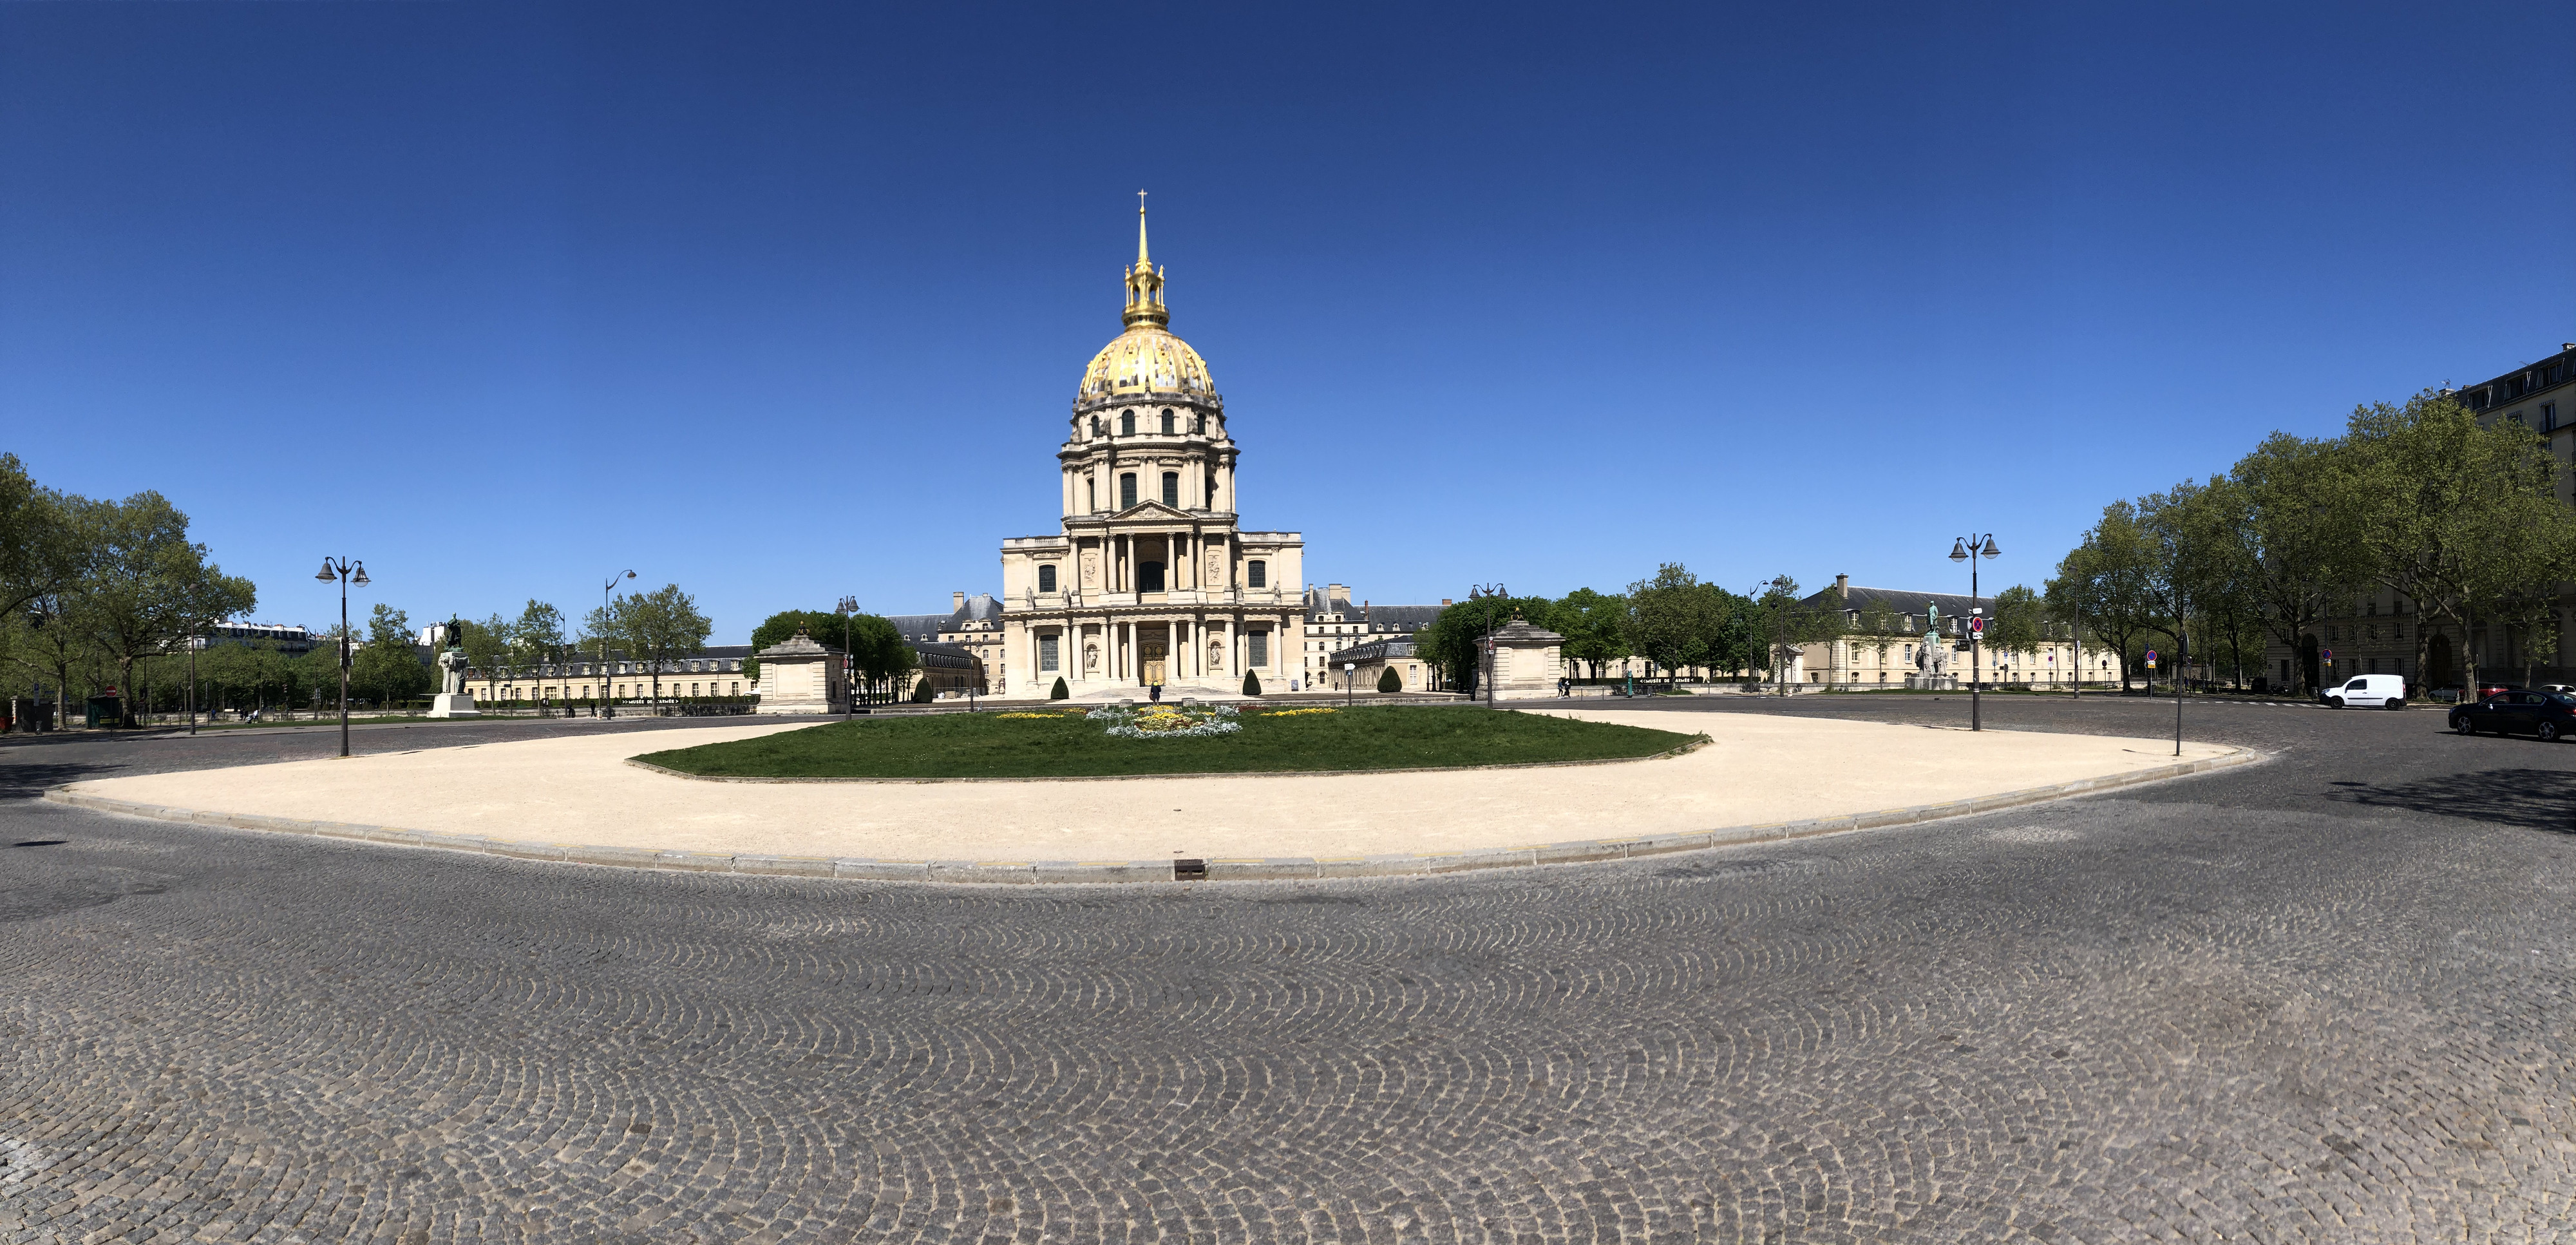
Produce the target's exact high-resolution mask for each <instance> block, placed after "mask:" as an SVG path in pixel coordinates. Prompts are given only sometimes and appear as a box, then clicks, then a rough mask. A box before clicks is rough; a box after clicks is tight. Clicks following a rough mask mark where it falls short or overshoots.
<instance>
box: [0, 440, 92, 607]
mask: <svg viewBox="0 0 2576 1245" xmlns="http://www.w3.org/2000/svg"><path fill="white" fill-rule="evenodd" d="M85 504H87V503H85V502H84V501H83V499H81V498H78V497H67V496H65V495H63V494H61V493H57V492H55V491H54V490H52V489H49V488H46V487H44V486H42V485H40V484H38V483H36V482H35V480H34V479H33V478H32V477H30V476H29V475H28V474H27V468H26V466H25V464H23V463H20V462H19V461H18V456H17V455H15V454H0V614H15V613H17V612H18V611H19V609H21V608H23V607H24V606H26V605H27V604H28V603H29V602H31V601H34V600H35V599H36V598H38V597H43V596H48V595H52V594H55V593H59V592H62V591H63V590H64V589H67V588H69V587H71V586H72V584H74V583H75V582H77V581H78V580H79V579H80V577H81V572H82V570H83V568H84V565H85V563H86V561H87V558H86V556H85V555H86V553H87V551H88V543H87V542H86V541H84V540H83V539H82V538H81V532H80V525H79V523H78V521H77V520H78V517H79V512H80V510H81V508H82V507H83V506H84V505H85Z"/></svg>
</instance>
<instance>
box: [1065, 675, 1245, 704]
mask: <svg viewBox="0 0 2576 1245" xmlns="http://www.w3.org/2000/svg"><path fill="white" fill-rule="evenodd" d="M1257 694H1258V693H1255V692H1246V693H1244V695H1247V696H1251V695H1257ZM1072 698H1073V692H1072V691H1071V690H1070V689H1068V688H1067V687H1065V685H1064V676H1063V675H1060V674H1059V675H1057V676H1055V687H1054V688H1053V689H1052V690H1050V691H1049V692H1048V693H1047V699H1049V700H1070V699H1072Z"/></svg>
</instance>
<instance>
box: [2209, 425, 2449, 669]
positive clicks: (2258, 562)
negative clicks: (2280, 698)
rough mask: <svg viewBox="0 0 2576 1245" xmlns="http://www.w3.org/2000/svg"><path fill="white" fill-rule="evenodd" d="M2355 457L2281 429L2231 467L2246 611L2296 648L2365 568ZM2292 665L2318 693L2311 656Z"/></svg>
mask: <svg viewBox="0 0 2576 1245" xmlns="http://www.w3.org/2000/svg"><path fill="white" fill-rule="evenodd" d="M2350 458H2351V456H2350V455H2349V454H2346V453H2344V452H2343V448H2342V446H2341V445H2339V444H2338V443H2336V442H2333V441H2312V440H2306V439H2303V438H2300V437H2295V436H2292V435H2290V434H2289V433H2286V432H2275V433H2273V434H2272V435H2271V436H2268V437H2265V438H2264V439H2263V441H2262V443H2261V444H2259V445H2257V446H2255V447H2254V452H2253V453H2250V454H2247V455H2246V456H2245V457H2243V458H2240V459H2238V460H2236V466H2235V467H2234V468H2233V469H2231V470H2230V471H2229V472H2228V477H2229V480H2230V481H2231V491H2230V493H2229V495H2228V496H2227V498H2226V499H2225V500H2226V501H2227V502H2228V504H2227V505H2226V506H2225V507H2224V510H2223V514H2224V518H2225V521H2226V522H2228V523H2229V524H2231V525H2232V526H2233V527H2234V529H2235V532H2234V536H2233V544H2234V545H2235V547H2236V549H2237V551H2238V556H2239V557H2240V558H2241V559H2242V561H2241V565H2240V568H2239V574H2240V575H2241V576H2242V578H2243V580H2244V591H2243V593H2242V594H2241V595H2243V596H2244V597H2245V598H2247V601H2246V605H2245V613H2246V614H2248V615H2250V616H2251V617H2252V619H2253V620H2254V623H2253V625H2255V626H2258V627H2260V628H2261V630H2262V633H2263V634H2264V635H2266V636H2268V637H2269V638H2270V639H2272V640H2274V641H2277V642H2279V643H2280V644H2281V646H2282V647H2284V648H2287V649H2289V650H2291V651H2292V652H2297V651H2298V650H2299V646H2300V639H2301V637H2303V636H2307V635H2309V634H2312V633H2313V632H2314V631H2315V630H2316V628H2317V624H2318V621H2319V620H2320V619H2322V618H2323V617H2324V616H2325V610H2326V604H2327V602H2328V601H2330V600H2332V599H2334V598H2335V597H2337V596H2340V595H2342V594H2343V593H2345V592H2348V591H2350V590H2351V588H2352V587H2353V586H2355V585H2357V584H2358V583H2360V582H2361V581H2362V580H2363V578H2364V577H2365V574H2366V572H2365V571H2364V570H2363V569H2362V568H2361V567H2360V565H2359V564H2358V563H2357V559H2356V551H2357V546H2356V544H2355V542H2354V539H2353V537H2354V532H2353V531H2352V530H2351V525H2352V523H2353V522H2354V521H2356V520H2357V519H2358V514H2357V511H2358V507H2356V506H2354V505H2352V504H2351V503H2350V501H2349V500H2348V498H2349V492H2350V479H2351V475H2352V471H2351V466H2352V464H2351V462H2350V461H2349V460H2350ZM2244 627H2245V624H2244V623H2243V622H2242V621H2237V622H2232V623H2231V624H2230V629H2231V630H2234V631H2237V632H2240V633H2241V632H2242V631H2243V630H2244ZM2237 642H2238V643H2240V644H2241V643H2242V642H2243V641H2242V640H2241V639H2239V640H2238V641H2237ZM2238 664H2239V665H2240V666H2241V665H2242V664H2243V663H2242V660H2241V659H2240V660H2239V663H2238ZM2292 668H2293V669H2295V670H2297V671H2299V673H2298V674H2297V675H2295V676H2293V677H2294V679H2295V684H2294V686H2295V688H2296V690H2297V691H2299V692H2302V693H2313V692H2314V691H2315V690H2316V689H2315V688H2314V687H2312V686H2309V680H2308V678H2307V675H2306V663H2304V662H2293V663H2292ZM2418 668H2419V669H2420V668H2421V667H2420V666H2419V667H2418Z"/></svg>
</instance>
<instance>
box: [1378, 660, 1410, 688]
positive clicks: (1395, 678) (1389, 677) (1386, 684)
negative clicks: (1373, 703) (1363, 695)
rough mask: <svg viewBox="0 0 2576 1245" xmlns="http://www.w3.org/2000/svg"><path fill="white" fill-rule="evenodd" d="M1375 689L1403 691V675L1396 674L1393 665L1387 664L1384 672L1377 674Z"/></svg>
mask: <svg viewBox="0 0 2576 1245" xmlns="http://www.w3.org/2000/svg"><path fill="white" fill-rule="evenodd" d="M1377 690H1379V691H1381V692H1400V691H1403V690H1404V676H1403V675H1400V674H1397V673H1396V672H1395V667H1393V666H1389V667H1387V668H1386V673H1384V674H1381V675H1379V676H1377Z"/></svg>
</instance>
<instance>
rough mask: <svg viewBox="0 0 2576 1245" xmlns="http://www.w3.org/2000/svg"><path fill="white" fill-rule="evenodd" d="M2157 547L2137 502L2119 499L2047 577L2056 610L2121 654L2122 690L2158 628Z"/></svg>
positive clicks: (2053, 607) (2052, 607)
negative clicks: (2142, 648)
mask: <svg viewBox="0 0 2576 1245" xmlns="http://www.w3.org/2000/svg"><path fill="white" fill-rule="evenodd" d="M2155 559H2156V554H2155V546H2154V542H2153V540H2152V539H2150V537H2149V536H2148V534H2147V531H2146V529H2145V527H2144V525H2142V524H2141V523H2139V521H2138V509H2137V507H2136V506H2135V505H2133V504H2131V503H2129V502H2125V501H2117V502H2113V503H2111V504H2110V505H2108V506H2105V507H2103V508H2102V518H2101V519H2100V520H2099V521H2097V522H2096V523H2094V525H2093V527H2092V528H2091V529H2090V530H2088V531H2086V532H2085V533H2084V539H2083V540H2082V541H2081V542H2079V543H2078V544H2077V545H2076V546H2075V548H2073V549H2070V550H2068V551H2067V554H2066V556H2065V557H2064V558H2061V559H2059V560H2058V563H2057V575H2056V577H2055V578H2053V579H2051V580H2049V581H2048V602H2049V605H2050V607H2051V609H2052V610H2053V611H2054V612H2056V613H2058V614H2059V615H2061V616H2063V617H2065V618H2067V619H2068V620H2070V621H2075V622H2078V625H2080V626H2082V627H2083V629H2084V630H2085V631H2086V632H2088V633H2090V634H2092V635H2094V636H2097V637H2100V639H2101V640H2102V641H2103V645H2102V646H2104V647H2108V648H2111V649H2112V650H2114V651H2116V652H2118V653H2119V654H2120V655H2121V662H2120V689H2121V690H2122V691H2126V690H2128V688H2129V685H2130V671H2131V670H2132V669H2134V665H2133V663H2132V662H2131V661H2130V660H2129V659H2130V657H2131V656H2132V655H2133V654H2134V653H2136V652H2137V651H2138V649H2139V648H2140V644H2139V642H2140V641H2141V640H2143V639H2144V638H2145V637H2147V636H2148V635H2150V634H2153V633H2154V632H2155V631H2156V630H2157V623H2158V621H2159V615H2158V613H2157V610H2156V606H2157V590H2156V582H2155V576H2156V566H2155Z"/></svg>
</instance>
